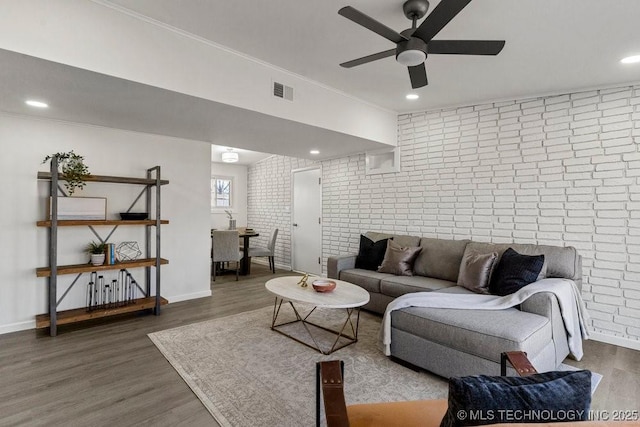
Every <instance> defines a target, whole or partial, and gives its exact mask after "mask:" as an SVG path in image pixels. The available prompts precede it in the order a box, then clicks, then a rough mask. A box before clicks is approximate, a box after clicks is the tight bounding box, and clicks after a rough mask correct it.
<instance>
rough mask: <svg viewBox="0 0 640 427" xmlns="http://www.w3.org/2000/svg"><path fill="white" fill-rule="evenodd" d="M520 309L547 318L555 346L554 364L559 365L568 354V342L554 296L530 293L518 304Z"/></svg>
mask: <svg viewBox="0 0 640 427" xmlns="http://www.w3.org/2000/svg"><path fill="white" fill-rule="evenodd" d="M520 309H521V310H522V311H526V312H527V313H533V314H537V315H539V316H544V317H546V318H547V319H549V321H550V322H551V330H552V334H553V336H552V339H553V342H554V344H555V348H556V366H558V365H560V363H562V361H563V360H564V358H565V357H567V355H568V354H569V343H568V341H567V331H566V329H565V327H564V321H563V320H562V315H561V314H560V305H559V304H558V299H557V298H556V296H555V295H554V294H553V293H551V292H540V293H537V294H534V295H531V296H530V297H529V298H527V300H526V301H524V302H523V303H522V304H521V305H520Z"/></svg>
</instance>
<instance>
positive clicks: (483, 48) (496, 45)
mask: <svg viewBox="0 0 640 427" xmlns="http://www.w3.org/2000/svg"><path fill="white" fill-rule="evenodd" d="M503 47H504V40H431V41H430V42H429V44H427V52H428V53H429V54H431V53H438V54H444V55H497V54H499V53H500V51H501V50H502V48H503Z"/></svg>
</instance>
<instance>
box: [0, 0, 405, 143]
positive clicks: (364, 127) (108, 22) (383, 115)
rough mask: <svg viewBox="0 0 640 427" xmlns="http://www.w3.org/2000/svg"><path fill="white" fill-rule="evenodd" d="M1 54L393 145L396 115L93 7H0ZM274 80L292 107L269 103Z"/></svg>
mask: <svg viewBox="0 0 640 427" xmlns="http://www.w3.org/2000/svg"><path fill="white" fill-rule="evenodd" d="M79 34H81V35H82V36H81V37H79ZM0 48H4V49H8V50H12V51H16V52H20V53H24V54H27V55H32V56H36V57H40V58H44V59H48V60H51V61H56V62H60V63H63V64H68V65H72V66H75V67H79V68H84V69H87V70H91V71H96V72H100V73H104V74H107V75H111V76H115V77H120V78H124V79H128V80H132V81H136V82H141V83H146V84H149V85H152V86H157V87H161V88H164V89H169V90H173V91H177V92H181V93H185V94H189V95H194V96H198V97H201V98H205V99H209V100H213V101H217V102H220V103H223V104H228V105H233V106H236V107H240V108H245V109H248V110H252V111H257V112H261V113H265V114H268V115H270V116H276V117H281V118H284V119H289V120H293V121H297V122H301V123H305V124H309V125H313V126H318V127H321V128H326V129H331V130H334V131H338V132H342V133H346V134H350V135H355V136H358V137H362V138H366V139H370V140H373V141H377V142H381V143H385V144H390V145H395V144H396V114H395V113H394V112H391V111H387V110H383V109H381V108H379V107H376V106H373V105H371V104H368V103H366V102H363V101H360V100H358V99H355V98H353V97H351V96H348V95H346V94H343V93H341V92H338V91H336V90H333V89H330V88H328V87H326V86H322V85H320V84H318V83H316V82H313V81H310V80H307V79H304V78H302V77H300V76H297V75H294V74H292V73H289V72H287V71H284V70H281V69H278V68H275V67H273V66H270V65H269V64H266V63H263V62H259V61H257V60H254V59H252V58H250V57H247V56H244V55H240V54H237V53H235V52H232V51H230V50H228V49H226V48H223V47H220V46H218V45H215V44H213V43H211V42H207V41H205V40H202V39H197V38H194V37H192V36H188V35H186V34H185V33H180V32H178V31H176V30H170V29H167V28H165V27H162V26H160V25H159V24H158V23H156V22H152V21H150V20H144V19H140V18H138V17H135V16H133V15H128V14H126V13H123V12H121V11H119V10H116V9H113V8H111V7H107V6H105V5H102V4H99V2H97V1H96V2H92V1H86V0H48V1H46V2H42V1H38V0H21V1H14V2H4V3H3V5H2V14H0ZM272 80H275V81H278V82H281V83H284V84H286V85H288V86H292V87H294V88H295V91H296V92H295V93H296V95H295V102H283V101H282V100H281V99H278V98H274V97H273V96H272V95H271V85H272Z"/></svg>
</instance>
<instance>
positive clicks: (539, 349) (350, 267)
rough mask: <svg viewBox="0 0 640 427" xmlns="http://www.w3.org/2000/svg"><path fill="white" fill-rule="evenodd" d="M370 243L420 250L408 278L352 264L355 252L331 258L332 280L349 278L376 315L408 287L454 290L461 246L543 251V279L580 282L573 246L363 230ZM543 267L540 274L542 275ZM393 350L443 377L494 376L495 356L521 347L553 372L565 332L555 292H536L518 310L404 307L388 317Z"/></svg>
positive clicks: (563, 347)
mask: <svg viewBox="0 0 640 427" xmlns="http://www.w3.org/2000/svg"><path fill="white" fill-rule="evenodd" d="M365 236H366V237H368V238H369V239H371V240H372V241H377V240H380V239H385V238H392V239H393V241H394V242H395V243H396V244H399V245H400V246H403V247H410V246H419V247H421V248H422V250H421V252H420V253H419V255H418V257H417V258H416V260H415V264H414V267H413V274H414V275H413V276H396V275H393V274H388V273H380V272H377V271H371V270H365V269H361V268H355V261H356V255H347V256H340V257H330V258H329V260H328V264H327V270H328V271H327V272H328V276H329V277H330V278H336V279H340V280H345V281H348V282H351V283H355V284H357V285H359V286H361V287H363V288H364V289H366V290H367V291H368V292H369V294H370V296H371V300H370V302H369V303H368V304H367V305H366V306H364V308H365V309H367V310H370V311H373V312H375V313H379V314H382V313H384V311H385V308H386V306H387V304H389V303H390V302H391V301H393V300H394V299H395V298H397V297H399V296H401V295H404V294H406V293H410V292H425V291H427V292H428V291H435V290H443V289H446V292H458V291H459V292H462V290H460V288H458V287H457V280H458V272H459V270H460V264H461V262H462V259H463V257H464V256H465V251H472V252H473V253H480V254H483V253H491V252H497V253H498V255H499V256H501V255H502V253H504V251H505V250H506V249H508V248H513V249H515V250H516V251H517V252H518V253H521V254H525V255H539V254H544V255H545V266H544V267H543V272H544V277H547V278H552V277H556V278H566V279H570V280H573V281H574V282H575V283H576V285H577V286H578V288H580V286H581V284H582V260H581V257H580V255H579V254H578V252H577V251H576V249H575V248H573V247H557V246H546V245H531V244H494V243H484V242H473V241H470V240H446V239H434V238H426V237H418V236H403V235H390V234H384V233H377V232H368V233H366V234H365ZM545 271H546V272H545ZM391 336H392V342H391V355H392V356H393V357H396V358H398V359H400V360H403V361H406V362H409V363H411V364H413V365H416V366H418V367H421V368H423V369H426V370H428V371H431V372H433V373H436V374H438V375H441V376H444V377H451V376H464V375H479V374H486V375H497V374H498V373H499V366H500V353H502V352H508V351H524V352H526V353H527V354H528V356H529V359H530V360H531V362H532V363H533V365H534V366H535V367H536V368H537V369H538V370H539V371H540V372H544V371H550V370H554V369H557V367H558V366H559V365H560V364H561V363H562V361H563V360H564V359H565V358H566V357H567V355H568V354H569V347H568V343H567V333H566V331H565V327H564V323H563V320H562V318H561V314H560V307H559V304H558V301H557V298H556V296H555V295H554V294H553V293H550V292H542V293H538V294H536V295H533V296H531V297H530V298H529V299H527V300H526V301H525V302H524V303H522V304H521V305H520V307H519V308H510V309H504V310H494V311H488V310H474V309H465V310H459V309H443V308H438V309H434V308H424V307H408V308H404V309H401V310H397V311H394V312H393V313H392V315H391Z"/></svg>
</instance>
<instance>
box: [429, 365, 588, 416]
mask: <svg viewBox="0 0 640 427" xmlns="http://www.w3.org/2000/svg"><path fill="white" fill-rule="evenodd" d="M590 406H591V372H590V371H587V370H582V371H554V372H545V373H541V374H534V375H529V376H526V377H492V376H486V375H480V376H472V377H461V378H450V379H449V407H448V409H447V413H446V414H445V416H444V418H443V419H442V423H441V424H440V427H452V426H476V425H486V424H496V423H527V422H529V423H535V422H538V423H540V422H546V423H550V422H561V421H585V420H587V419H588V416H589V407H590Z"/></svg>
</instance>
